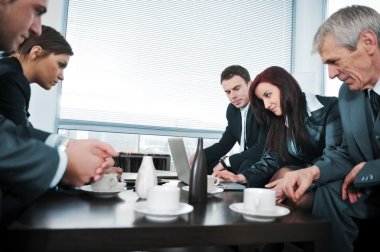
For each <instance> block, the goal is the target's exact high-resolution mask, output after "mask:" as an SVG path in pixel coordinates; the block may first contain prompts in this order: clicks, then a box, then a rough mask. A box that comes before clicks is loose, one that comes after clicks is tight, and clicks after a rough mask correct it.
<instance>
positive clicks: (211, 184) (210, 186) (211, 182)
mask: <svg viewBox="0 0 380 252" xmlns="http://www.w3.org/2000/svg"><path fill="white" fill-rule="evenodd" d="M219 183H220V179H219V178H217V177H214V176H211V175H207V191H212V190H215V189H216V186H217V185H218V184H219Z"/></svg>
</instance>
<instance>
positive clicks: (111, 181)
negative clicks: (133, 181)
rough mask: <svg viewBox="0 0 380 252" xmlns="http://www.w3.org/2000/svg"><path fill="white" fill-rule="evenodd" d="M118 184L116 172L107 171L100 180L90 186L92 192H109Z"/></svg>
mask: <svg viewBox="0 0 380 252" xmlns="http://www.w3.org/2000/svg"><path fill="white" fill-rule="evenodd" d="M118 184H119V183H118V180H117V175H116V173H107V174H104V175H103V177H102V178H101V179H100V180H98V181H96V182H94V183H92V184H91V187H92V190H93V191H94V192H109V191H113V190H115V189H116V188H117V186H118Z"/></svg>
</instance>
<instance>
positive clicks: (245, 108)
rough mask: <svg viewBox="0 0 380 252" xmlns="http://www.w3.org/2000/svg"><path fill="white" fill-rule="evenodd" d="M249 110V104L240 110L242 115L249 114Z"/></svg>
mask: <svg viewBox="0 0 380 252" xmlns="http://www.w3.org/2000/svg"><path fill="white" fill-rule="evenodd" d="M248 109H249V102H248V103H247V105H245V106H244V107H242V108H240V112H241V113H247V112H248Z"/></svg>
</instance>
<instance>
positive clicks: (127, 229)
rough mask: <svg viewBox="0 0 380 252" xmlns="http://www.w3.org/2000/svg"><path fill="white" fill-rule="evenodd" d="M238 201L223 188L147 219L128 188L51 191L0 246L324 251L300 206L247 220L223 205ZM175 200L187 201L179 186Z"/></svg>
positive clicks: (323, 236) (320, 229) (321, 235)
mask: <svg viewBox="0 0 380 252" xmlns="http://www.w3.org/2000/svg"><path fill="white" fill-rule="evenodd" d="M179 186H181V183H179ZM242 200H243V192H242V191H224V192H220V193H217V194H214V195H209V197H208V198H207V203H206V204H199V205H193V211H192V212H190V213H187V214H183V215H180V216H178V217H177V218H176V219H174V220H172V221H152V220H150V219H149V218H147V216H145V215H144V214H142V213H139V212H136V211H135V209H134V206H135V204H137V203H136V202H140V201H141V199H139V198H138V197H137V195H136V193H135V192H133V190H127V191H124V192H122V193H120V194H118V195H116V196H114V197H108V198H103V197H97V196H95V195H94V194H92V193H89V192H86V191H84V190H77V189H59V190H53V191H51V192H49V193H47V194H45V195H44V196H43V197H41V198H40V199H39V200H38V201H36V202H35V203H34V204H33V205H32V206H30V207H29V208H28V209H27V210H26V211H25V212H24V213H23V215H22V216H21V217H20V218H19V219H18V220H17V221H16V222H15V223H13V224H12V226H11V227H10V229H9V230H8V231H7V232H6V233H5V235H4V234H3V235H2V236H3V238H4V239H3V240H5V242H4V241H3V243H2V246H3V249H4V247H7V249H8V250H11V251H13V250H16V249H18V250H19V251H93V252H95V251H133V250H139V251H141V250H144V251H156V250H157V249H161V248H162V249H164V248H178V247H181V248H186V247H187V248H191V247H194V246H208V247H210V246H211V247H212V246H216V247H217V246H227V247H228V246H230V245H239V246H244V245H250V244H265V243H278V242H284V243H296V244H297V245H298V246H301V247H302V248H303V249H304V251H318V252H321V251H326V246H327V241H328V237H329V228H330V227H329V222H328V221H326V220H322V219H319V218H317V217H315V216H313V215H311V214H309V213H304V212H301V211H290V213H289V214H288V215H286V216H283V217H279V218H276V219H274V220H272V221H269V222H262V221H250V220H247V219H245V218H244V217H243V216H242V215H241V214H240V213H238V212H235V211H232V210H231V209H230V207H229V206H230V204H232V203H239V202H242ZM181 202H185V203H187V202H188V192H187V191H185V190H181ZM160 251H161V250H160ZM184 251H185V250H184Z"/></svg>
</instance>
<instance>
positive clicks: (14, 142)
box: [0, 116, 59, 204]
mask: <svg viewBox="0 0 380 252" xmlns="http://www.w3.org/2000/svg"><path fill="white" fill-rule="evenodd" d="M14 127H15V126H14V124H13V123H11V122H9V121H8V120H6V119H4V117H2V116H0V142H1V148H0V185H1V188H2V190H3V189H4V190H6V191H7V192H8V194H11V195H13V196H14V197H16V198H18V199H19V200H20V201H21V202H22V203H23V204H28V203H29V202H31V201H32V200H34V199H36V198H37V197H39V196H40V195H41V194H43V193H44V192H45V191H47V190H48V189H49V186H50V183H51V181H52V179H53V177H54V175H55V173H56V171H57V168H58V164H59V155H58V151H57V150H56V149H54V148H51V147H49V146H47V145H45V144H43V143H42V142H40V141H38V140H35V139H30V138H28V137H24V136H22V135H21V136H20V135H17V133H18V132H17V131H14V129H13V128H14Z"/></svg>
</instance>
